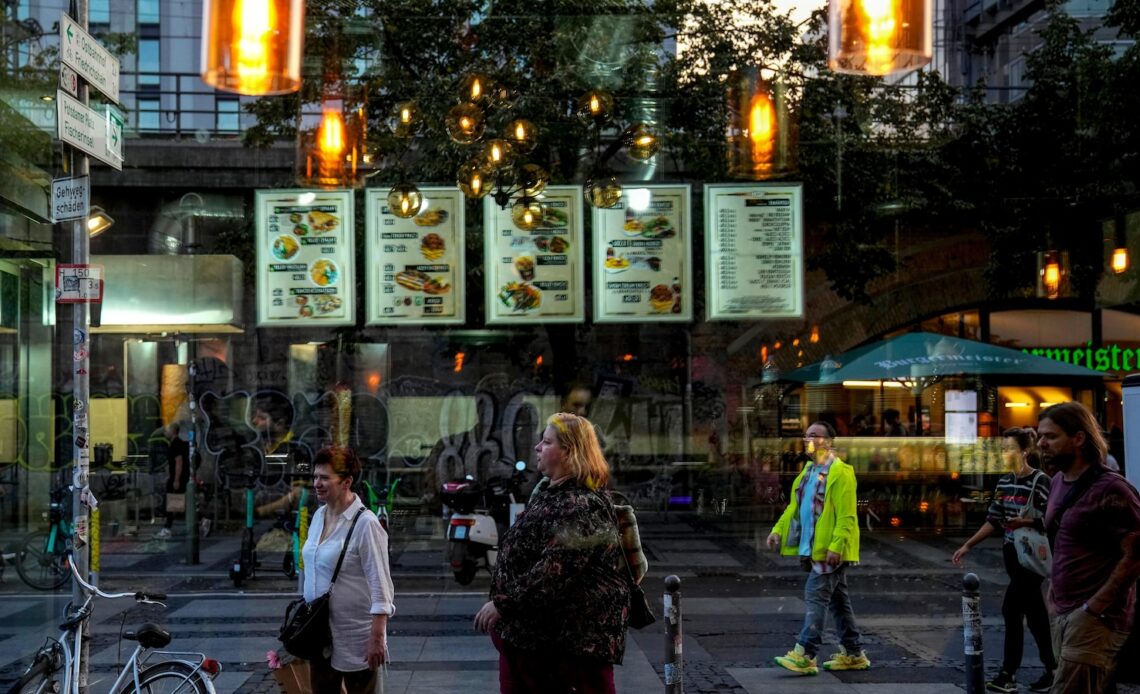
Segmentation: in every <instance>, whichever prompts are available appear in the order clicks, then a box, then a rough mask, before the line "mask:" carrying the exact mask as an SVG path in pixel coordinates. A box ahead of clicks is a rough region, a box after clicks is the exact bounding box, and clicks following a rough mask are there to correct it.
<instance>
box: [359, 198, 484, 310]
mask: <svg viewBox="0 0 1140 694" xmlns="http://www.w3.org/2000/svg"><path fill="white" fill-rule="evenodd" d="M420 192H421V193H423V196H424V206H423V208H422V209H421V210H420V213H419V214H417V215H416V216H415V217H413V218H411V219H403V218H400V217H397V216H396V215H394V214H392V213H391V211H390V210H389V208H388V200H387V197H388V189H387V188H384V189H372V190H367V191H365V194H364V203H365V222H364V224H365V239H366V240H365V267H366V268H367V270H366V272H367V276H366V277H365V281H364V284H365V287H366V288H367V289H366V291H367V292H368V294H367V299H366V302H365V303H366V318H365V321H366V322H367V324H368V325H401V324H402V325H408V324H417V323H418V324H462V323H464V322H465V320H466V311H465V307H466V299H465V296H466V295H465V292H464V287H465V280H466V277H467V272H466V269H465V268H466V265H465V252H466V245H465V244H464V226H465V222H464V219H465V218H464V210H463V208H464V205H463V201H464V198H463V193H461V192H460V191H458V190H456V188H455V187H454V186H449V187H438V188H434V187H421V188H420Z"/></svg>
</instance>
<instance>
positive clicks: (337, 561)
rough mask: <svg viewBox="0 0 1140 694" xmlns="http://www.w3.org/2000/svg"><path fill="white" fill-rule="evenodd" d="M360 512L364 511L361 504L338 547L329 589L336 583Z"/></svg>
mask: <svg viewBox="0 0 1140 694" xmlns="http://www.w3.org/2000/svg"><path fill="white" fill-rule="evenodd" d="M362 513H364V507H363V506H361V507H360V510H359V511H357V512H356V515H355V516H353V517H352V525H350V526H348V534H347V535H345V536H344V545H343V546H342V547H341V548H340V558H339V559H337V560H336V569H335V570H334V571H333V575H332V580H331V581H329V590H332V587H333V584H334V583H336V577H337V576H339V575H340V565H341V564H343V563H344V554H345V552H347V551H348V541H349V540H351V539H352V531H353V529H354V528H356V521H358V520H360V514H362Z"/></svg>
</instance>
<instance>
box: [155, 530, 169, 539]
mask: <svg viewBox="0 0 1140 694" xmlns="http://www.w3.org/2000/svg"><path fill="white" fill-rule="evenodd" d="M155 537H157V538H159V539H161V540H166V539H169V538H170V528H159V530H158V533H156V534H155Z"/></svg>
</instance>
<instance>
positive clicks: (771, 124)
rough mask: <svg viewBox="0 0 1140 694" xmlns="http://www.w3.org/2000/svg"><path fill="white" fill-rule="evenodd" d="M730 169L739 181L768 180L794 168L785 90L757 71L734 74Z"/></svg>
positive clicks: (731, 80)
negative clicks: (743, 179)
mask: <svg viewBox="0 0 1140 694" xmlns="http://www.w3.org/2000/svg"><path fill="white" fill-rule="evenodd" d="M728 113H729V117H728V130H727V132H726V135H727V138H728V169H729V173H730V174H731V175H732V176H733V177H735V178H747V179H751V180H757V181H759V180H764V179H767V178H772V177H774V176H777V175H780V174H783V173H787V172H788V171H789V170H790V169H791V168H792V166H791V156H790V151H791V150H790V148H789V146H788V143H789V140H790V137H791V124H790V120H789V118H788V110H787V101H786V99H785V89H784V86H783V84H782V82H780V81H779V80H776V79H771V80H767V79H763V78H761V76H760V71H759V70H757V69H756V68H748V69H744V70H738V71H736V72H733V73H732V74H731V75H730V76H729V83H728Z"/></svg>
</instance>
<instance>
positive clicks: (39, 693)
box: [8, 658, 57, 694]
mask: <svg viewBox="0 0 1140 694" xmlns="http://www.w3.org/2000/svg"><path fill="white" fill-rule="evenodd" d="M55 674H56V672H55V671H54V670H52V669H51V667H50V663H49V662H48V659H47V658H37V659H36V662H34V663H32V667H30V668H28V671H27V672H25V673H24V675H23V676H22V677H21V678H20V679H18V680H16V683H15V684H13V685H12V688H11V689H9V690H8V694H48V693H49V692H55V691H56V690H57V687H56V684H57V682H56V677H55Z"/></svg>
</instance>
